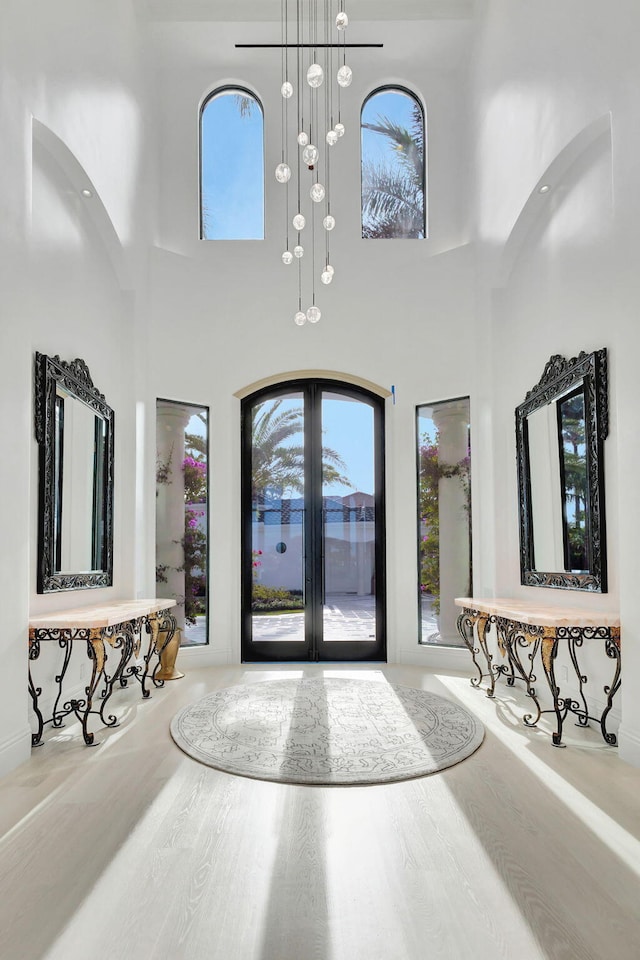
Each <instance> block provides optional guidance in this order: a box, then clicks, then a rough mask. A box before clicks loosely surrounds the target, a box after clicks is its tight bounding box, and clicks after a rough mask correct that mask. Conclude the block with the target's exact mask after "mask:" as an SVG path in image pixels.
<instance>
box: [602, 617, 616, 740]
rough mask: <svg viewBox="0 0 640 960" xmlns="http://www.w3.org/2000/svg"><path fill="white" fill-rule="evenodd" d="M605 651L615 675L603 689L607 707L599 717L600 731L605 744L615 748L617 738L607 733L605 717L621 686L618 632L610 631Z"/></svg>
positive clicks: (613, 734)
mask: <svg viewBox="0 0 640 960" xmlns="http://www.w3.org/2000/svg"><path fill="white" fill-rule="evenodd" d="M605 651H606V654H607V656H608V657H609V658H610V659H612V660H615V661H616V668H615V673H614V675H613V681H612V683H611V686H608V687H605V688H604V692H605V693H606V694H607V705H606V707H605V709H604V710H603V711H602V716H601V717H600V729H601V731H602V736H603V737H604V740H605V742H606V743H608V744H610V745H611V746H612V747H614V746H616V744H617V743H618V738H617V737H616V735H615V733H608V731H607V717H608V716H609V713H610V712H611V707H612V706H613V698H614V697H615V695H616V693H617V692H618V690H619V688H620V684H621V680H620V634H619V632H618V631H614V630H613V629H612V630H611V636H610V637H608V638H607V639H606V640H605Z"/></svg>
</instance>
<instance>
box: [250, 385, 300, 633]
mask: <svg viewBox="0 0 640 960" xmlns="http://www.w3.org/2000/svg"><path fill="white" fill-rule="evenodd" d="M251 429H252V440H251V486H252V493H251V501H252V502H251V507H252V522H251V563H252V568H253V585H252V591H251V611H252V617H251V620H252V639H253V640H254V641H260V640H286V641H289V642H291V641H294V642H295V641H300V642H304V637H305V631H304V627H305V623H304V566H303V564H304V521H305V511H304V402H303V396H302V393H290V394H287V395H285V396H279V397H278V398H277V399H275V400H273V399H272V400H264V401H263V402H262V403H258V404H256V406H255V407H254V408H253V413H252V428H251Z"/></svg>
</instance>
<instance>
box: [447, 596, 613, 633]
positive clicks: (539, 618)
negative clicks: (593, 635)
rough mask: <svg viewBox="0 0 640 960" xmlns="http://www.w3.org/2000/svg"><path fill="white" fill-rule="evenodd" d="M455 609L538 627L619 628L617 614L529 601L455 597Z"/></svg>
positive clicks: (608, 611) (610, 611) (611, 611)
mask: <svg viewBox="0 0 640 960" xmlns="http://www.w3.org/2000/svg"><path fill="white" fill-rule="evenodd" d="M454 602H455V604H456V606H457V607H465V608H466V609H468V610H478V611H479V612H480V613H488V614H493V615H495V616H498V617H505V619H507V620H516V621H517V622H518V623H530V624H533V625H536V626H540V627H619V626H620V614H619V613H618V612H617V611H614V610H593V611H591V610H587V609H585V608H584V607H552V606H549V604H546V603H536V602H534V601H531V600H514V599H502V598H487V599H480V598H479V597H456V599H455V601H454Z"/></svg>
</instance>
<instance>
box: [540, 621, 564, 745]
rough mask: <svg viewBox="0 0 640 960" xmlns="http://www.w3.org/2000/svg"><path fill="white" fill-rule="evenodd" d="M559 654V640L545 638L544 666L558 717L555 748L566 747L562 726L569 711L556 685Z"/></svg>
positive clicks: (543, 646) (553, 740)
mask: <svg viewBox="0 0 640 960" xmlns="http://www.w3.org/2000/svg"><path fill="white" fill-rule="evenodd" d="M557 652H558V638H557V637H556V636H554V637H549V636H545V637H543V640H542V666H543V667H544V673H545V676H546V678H547V682H548V684H549V689H550V690H551V695H552V697H553V712H554V713H555V715H556V730H555V732H554V733H552V734H551V742H552V743H553V745H554V747H564V746H566V744H564V743H563V742H562V725H563V723H564V718H565V717H566V715H567V709H566V707H565V706H564V701H562V699H561V698H560V687H559V686H558V685H557V683H556V675H555V668H554V664H555V659H556V654H557Z"/></svg>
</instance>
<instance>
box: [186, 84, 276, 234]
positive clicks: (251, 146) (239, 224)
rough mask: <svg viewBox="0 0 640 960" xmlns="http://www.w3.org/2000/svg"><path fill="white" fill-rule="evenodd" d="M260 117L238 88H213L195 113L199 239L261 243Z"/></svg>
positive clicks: (258, 109) (258, 106) (251, 97)
mask: <svg viewBox="0 0 640 960" xmlns="http://www.w3.org/2000/svg"><path fill="white" fill-rule="evenodd" d="M263 128H264V118H263V113H262V105H261V104H260V102H259V100H258V99H257V98H256V97H255V96H254V95H253V94H252V93H249V91H248V90H244V89H242V87H224V88H223V89H221V90H215V91H214V92H213V93H212V94H211V95H210V96H209V97H208V98H207V99H206V100H205V102H204V104H203V105H202V110H201V111H200V237H201V239H203V240H262V239H264V131H263Z"/></svg>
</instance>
